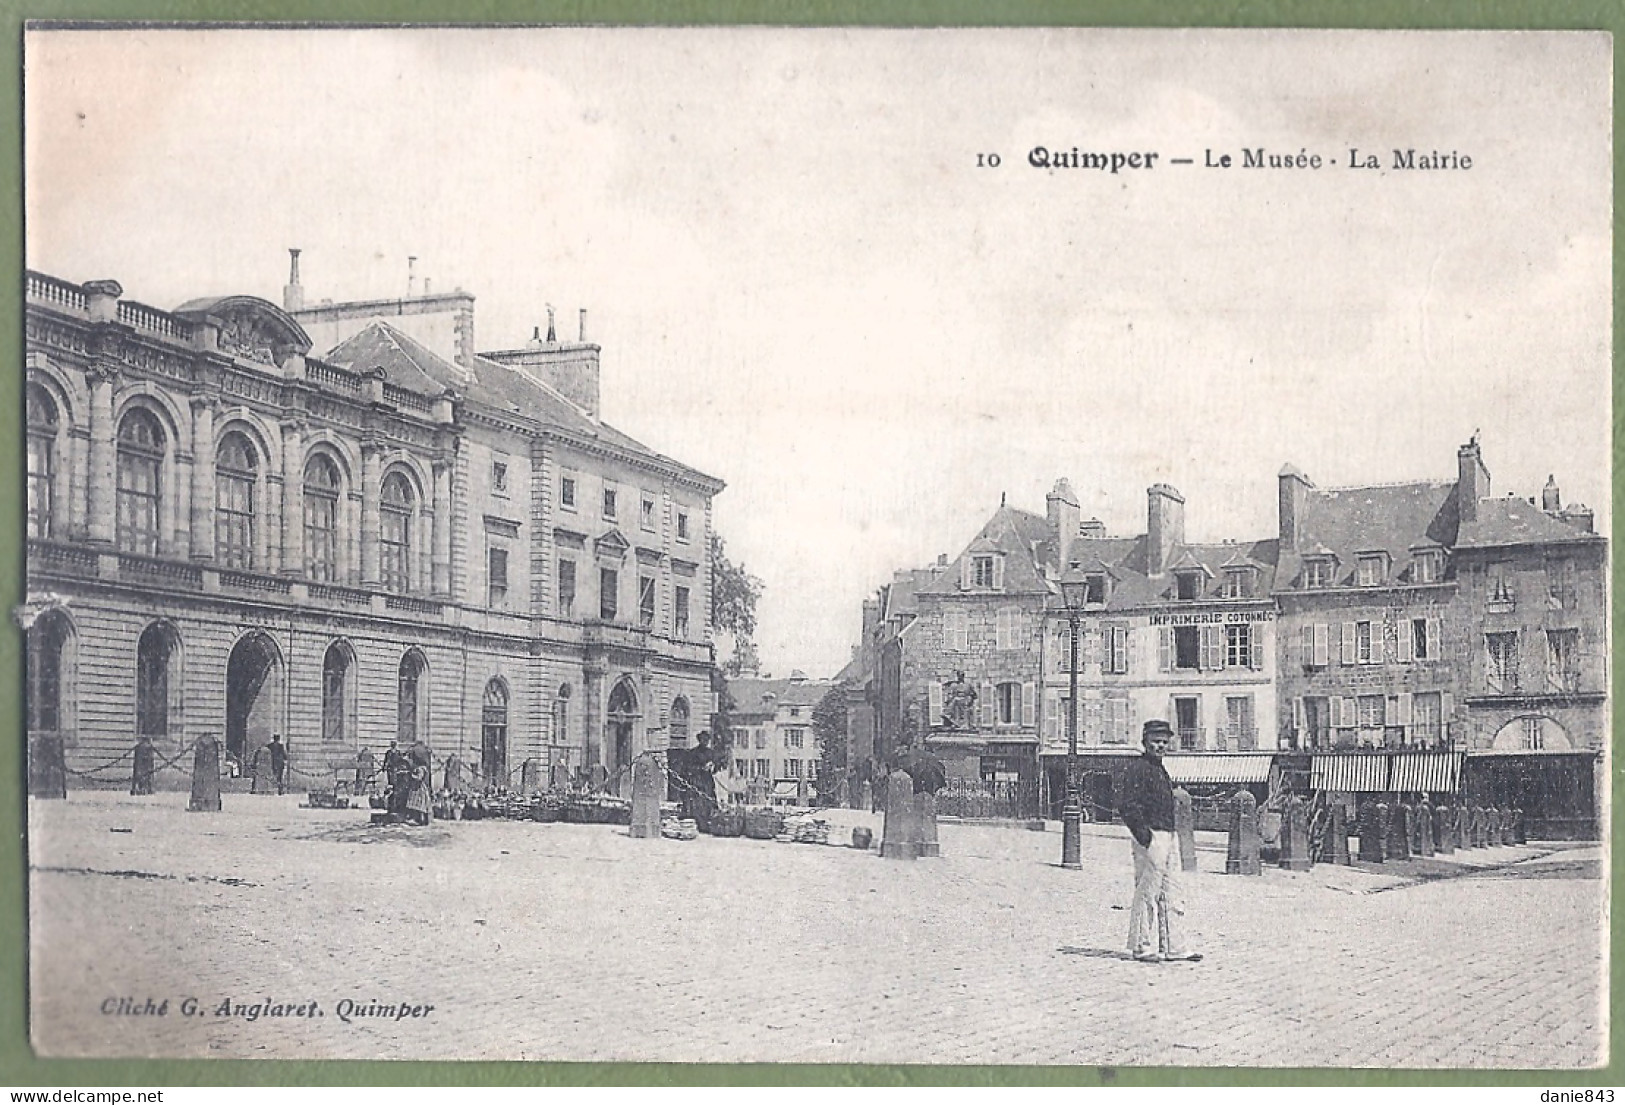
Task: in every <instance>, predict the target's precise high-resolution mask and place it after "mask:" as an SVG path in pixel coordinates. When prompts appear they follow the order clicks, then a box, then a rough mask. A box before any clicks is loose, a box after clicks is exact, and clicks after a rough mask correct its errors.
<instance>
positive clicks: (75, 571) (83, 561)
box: [28, 541, 96, 576]
mask: <svg viewBox="0 0 1625 1105" xmlns="http://www.w3.org/2000/svg"><path fill="white" fill-rule="evenodd" d="M28 568H29V570H30V571H34V570H38V571H46V572H61V573H62V574H64V575H83V576H93V575H95V574H96V550H95V549H83V548H77V547H75V546H73V545H58V544H52V543H48V542H45V541H30V542H29V543H28Z"/></svg>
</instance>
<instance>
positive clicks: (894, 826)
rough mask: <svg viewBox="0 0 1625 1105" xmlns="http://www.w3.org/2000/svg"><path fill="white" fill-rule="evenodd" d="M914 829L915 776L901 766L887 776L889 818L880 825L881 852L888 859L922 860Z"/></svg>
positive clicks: (887, 809) (887, 814)
mask: <svg viewBox="0 0 1625 1105" xmlns="http://www.w3.org/2000/svg"><path fill="white" fill-rule="evenodd" d="M916 840H917V837H916V835H915V832H914V778H913V776H911V775H909V773H908V772H906V771H903V770H902V769H900V768H899V769H898V770H896V771H894V772H892V773H891V774H890V775H888V776H886V818H885V820H884V821H883V822H882V823H881V828H880V854H881V855H882V856H884V857H886V858H887V859H918V858H919V854H920V853H919V846H918V844H917V843H916Z"/></svg>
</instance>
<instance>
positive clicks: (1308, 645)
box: [1298, 622, 1315, 668]
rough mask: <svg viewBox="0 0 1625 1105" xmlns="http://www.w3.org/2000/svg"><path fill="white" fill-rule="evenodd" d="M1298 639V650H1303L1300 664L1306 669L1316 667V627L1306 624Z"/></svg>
mask: <svg viewBox="0 0 1625 1105" xmlns="http://www.w3.org/2000/svg"><path fill="white" fill-rule="evenodd" d="M1298 638H1299V640H1298V648H1299V649H1300V650H1301V655H1300V656H1299V657H1298V660H1299V662H1300V663H1301V664H1303V666H1304V667H1306V668H1312V667H1314V666H1315V627H1314V626H1312V625H1310V624H1309V623H1308V622H1305V623H1304V624H1303V629H1302V631H1301V632H1299V634H1298Z"/></svg>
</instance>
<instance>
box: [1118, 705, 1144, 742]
mask: <svg viewBox="0 0 1625 1105" xmlns="http://www.w3.org/2000/svg"><path fill="white" fill-rule="evenodd" d="M1119 701H1120V702H1121V703H1122V717H1123V726H1122V728H1121V729H1119V730H1118V732H1119V733H1121V734H1122V737H1121V739H1122V740H1123V742H1124V743H1128V742H1129V741H1131V740H1133V741H1135V742H1138V737H1139V734H1138V732H1137V730H1138V729H1139V724H1140V723H1139V716H1138V712H1137V711H1136V710H1135V709H1134V700H1133V699H1132V698H1124V699H1120V700H1119Z"/></svg>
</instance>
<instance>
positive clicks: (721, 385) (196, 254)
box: [25, 28, 1612, 676]
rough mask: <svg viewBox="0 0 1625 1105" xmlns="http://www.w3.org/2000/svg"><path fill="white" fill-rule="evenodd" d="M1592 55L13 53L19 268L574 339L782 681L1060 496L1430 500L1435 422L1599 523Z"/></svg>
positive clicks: (1603, 428)
mask: <svg viewBox="0 0 1625 1105" xmlns="http://www.w3.org/2000/svg"><path fill="white" fill-rule="evenodd" d="M1609 45H1610V44H1609V40H1608V38H1607V36H1605V35H1592V36H1586V35H1564V34H1552V33H1548V34H1527V33H1525V34H1489V33H1438V34H1422V33H1415V32H1390V33H1386V34H1385V33H1381V32H1376V33H1346V32H1318V31H1312V32H1243V31H1228V32H1179V31H1088V30H1028V29H1022V30H991V31H990V30H985V29H983V30H974V31H971V30H957V31H956V30H919V31H878V30H861V31H859V30H853V31H842V30H816V31H796V30H762V29H743V28H740V29H710V30H678V29H664V30H629V29H595V30H567V29H547V30H543V29H536V30H515V29H505V30H453V29H419V30H277V31H270V30H266V31H254V30H210V31H197V30H156V29H141V30H119V31H104V30H98V31H66V30H54V31H40V30H33V31H31V32H30V33H29V34H28V36H27V38H26V41H25V128H26V132H25V158H26V170H25V172H26V187H27V195H26V203H27V208H26V209H27V219H28V223H27V236H26V238H27V259H28V264H29V266H30V267H32V268H36V269H41V270H44V271H46V272H50V273H52V274H53V275H57V276H60V277H63V278H64V279H67V280H71V281H75V282H83V281H85V280H92V279H99V278H114V279H117V280H119V281H120V283H121V284H122V285H123V286H124V288H125V292H126V296H127V297H129V298H132V299H135V300H138V301H140V302H143V303H148V304H151V305H153V306H157V307H161V308H172V307H174V306H177V305H178V304H180V303H181V302H183V301H185V300H188V299H192V298H195V297H198V296H202V295H208V294H224V293H228V292H229V293H241V294H254V295H260V296H262V297H264V298H267V299H270V300H272V301H273V302H280V300H281V288H282V285H283V284H284V283H285V282H286V279H287V267H288V257H287V252H286V251H287V248H288V247H298V248H300V249H301V250H302V251H303V253H302V258H301V270H302V282H303V284H304V285H305V287H306V299H307V302H314V301H316V300H319V299H322V298H331V299H335V300H346V299H365V298H373V297H395V296H400V295H404V294H405V293H406V290H407V261H406V258H407V257H408V256H409V255H412V256H416V257H417V258H418V261H417V273H418V275H419V277H420V279H421V278H427V279H428V280H430V281H431V282H432V286H433V288H434V289H435V290H437V291H439V290H449V289H450V288H452V287H459V286H460V287H462V288H464V289H466V290H468V291H470V292H473V293H474V294H475V296H476V297H477V326H478V341H479V346H480V348H482V349H500V348H513V347H516V346H518V345H521V344H522V343H523V342H524V341H525V340H526V339H527V338H529V336H530V335H531V332H532V329H533V328H534V327H535V326H537V325H543V326H545V324H546V305H547V304H553V305H554V306H555V307H556V308H557V311H558V315H559V318H560V320H561V322H560V325H561V336H569V335H572V334H573V333H574V330H573V327H574V320H575V318H576V310H577V309H578V308H581V307H585V308H587V309H588V311H589V317H588V331H589V332H588V337H589V340H592V341H594V342H597V343H599V344H601V345H602V346H603V355H602V356H603V376H602V388H601V395H602V399H601V404H602V413H603V417H604V418H605V420H606V421H607V422H609V423H610V424H612V425H614V426H616V427H617V428H618V429H621V430H623V431H625V432H627V433H630V434H631V435H632V436H634V437H636V438H638V439H639V440H641V441H643V442H645V443H646V444H648V445H650V446H651V447H653V448H655V449H656V450H658V451H660V452H662V453H665V454H667V455H669V456H672V457H675V458H677V459H679V460H681V461H683V462H684V463H686V464H689V465H690V466H692V467H695V468H698V469H700V470H702V471H704V472H707V473H709V474H711V475H715V476H717V477H719V478H721V479H723V480H725V481H726V482H727V485H728V486H727V489H726V490H725V491H724V492H723V493H722V494H721V495H719V496H718V497H717V500H716V510H715V525H716V529H717V531H718V532H719V533H721V534H722V535H723V537H724V538H725V540H726V542H727V547H728V550H729V553H730V554H731V557H732V558H733V559H734V560H735V561H736V562H742V563H743V564H744V565H745V567H746V568H747V569H748V570H750V571H751V572H752V573H754V574H755V575H757V576H758V577H760V578H761V579H762V581H763V583H764V594H763V597H762V599H761V603H760V605H759V609H758V617H759V623H760V628H759V630H758V633H757V643H758V646H759V650H760V653H761V657H762V662H763V668H764V670H765V671H767V672H770V673H772V674H775V675H784V674H788V672H789V671H790V670H791V669H792V668H800V669H802V670H804V671H806V672H807V673H809V674H811V675H815V676H826V675H832V674H834V673H835V672H836V671H837V670H838V669H839V668H840V667H841V666H842V665H843V664H844V663H845V662H846V660H847V659H848V658H849V656H850V650H851V648H852V646H853V645H854V644H855V643H856V641H857V638H858V632H859V619H860V608H861V603H862V601H863V599H864V598H865V597H867V596H868V595H870V594H872V593H873V592H874V590H875V588H877V587H878V586H880V585H881V584H883V583H885V582H886V581H888V580H889V579H890V577H891V574H892V572H893V571H895V570H898V569H903V568H909V567H917V566H922V565H925V564H928V563H930V562H931V561H932V560H934V559H935V557H936V556H937V555H938V554H940V553H946V554H947V555H948V556H949V557H950V558H951V557H954V556H957V555H958V553H959V552H960V551H961V550H962V549H963V548H964V547H965V546H966V545H967V544H968V543H969V542H970V541H971V539H972V538H973V537H974V536H975V534H976V532H977V531H978V529H979V528H980V527H981V526H982V524H983V523H984V522H985V521H986V520H987V518H988V517H989V516H990V515H991V514H992V513H993V511H994V510H996V509H997V508H998V506H999V503H1000V501H1001V499H1005V498H1007V501H1008V502H1009V503H1010V504H1011V505H1013V506H1019V507H1023V508H1026V509H1029V510H1032V511H1034V512H1036V513H1043V511H1044V507H1045V494H1046V493H1047V492H1048V491H1049V489H1050V488H1051V486H1052V485H1053V484H1054V482H1055V480H1056V479H1057V478H1058V477H1061V476H1065V477H1067V478H1069V479H1070V480H1071V481H1072V484H1073V486H1074V488H1075V489H1076V491H1077V494H1078V497H1079V499H1080V501H1081V506H1082V511H1083V516H1084V517H1086V518H1087V517H1091V516H1093V517H1098V518H1099V519H1101V520H1102V521H1103V522H1105V523H1106V526H1107V529H1108V531H1109V532H1111V533H1113V534H1123V535H1129V534H1135V533H1140V532H1143V530H1144V527H1145V489H1146V488H1147V487H1148V486H1149V485H1151V484H1153V483H1158V482H1166V483H1170V484H1173V485H1174V486H1175V487H1177V488H1178V489H1179V490H1180V492H1181V493H1182V494H1183V495H1184V496H1185V499H1186V519H1187V520H1186V527H1187V534H1188V536H1189V537H1190V539H1192V540H1212V541H1217V540H1223V539H1227V538H1236V539H1242V540H1251V539H1257V538H1261V537H1267V536H1271V535H1273V533H1274V532H1275V528H1276V519H1275V483H1276V481H1275V476H1276V473H1277V472H1278V471H1279V470H1280V468H1281V466H1282V465H1283V464H1285V463H1289V462H1290V463H1292V464H1294V465H1296V466H1297V467H1298V468H1299V469H1301V470H1302V471H1304V472H1305V473H1307V474H1308V475H1309V477H1310V478H1311V479H1312V480H1313V481H1314V482H1315V483H1316V484H1317V485H1319V486H1323V487H1332V486H1349V485H1358V484H1371V483H1383V482H1393V481H1401V480H1413V479H1429V478H1431V479H1439V480H1447V479H1452V478H1454V474H1455V470H1456V463H1455V451H1456V448H1457V447H1458V446H1459V445H1460V444H1462V443H1463V442H1465V441H1467V440H1468V438H1469V437H1470V436H1472V435H1473V434H1474V433H1477V434H1479V437H1480V441H1481V444H1482V447H1483V452H1484V458H1485V462H1486V464H1487V466H1488V467H1489V469H1490V472H1491V473H1492V478H1493V492H1494V493H1495V494H1503V493H1507V492H1513V493H1517V494H1520V495H1525V496H1528V495H1535V494H1538V493H1539V491H1540V489H1541V487H1542V485H1543V484H1544V483H1545V481H1546V478H1547V476H1548V475H1549V474H1552V475H1555V476H1556V478H1557V480H1558V483H1559V484H1560V486H1561V487H1562V489H1563V495H1564V500H1565V502H1569V501H1580V502H1585V503H1588V504H1590V505H1591V506H1592V507H1594V508H1595V509H1596V510H1597V512H1598V517H1599V528H1603V529H1604V530H1605V531H1606V527H1607V518H1608V505H1609V504H1608V489H1609V487H1610V486H1611V485H1610V469H1609V464H1610V459H1609V458H1610V452H1609V444H1610V443H1609V436H1608V435H1609V427H1610V410H1611V390H1610V348H1611V346H1610V340H1611V339H1610V319H1611V313H1610V307H1611V284H1610V279H1611V277H1610V269H1611V249H1612V239H1611V208H1610V189H1611V177H1610V172H1611V161H1612V154H1611V147H1610V141H1611V132H1612V127H1611V115H1610V96H1611V73H1610V55H1609ZM1038 146H1043V147H1045V148H1048V149H1052V150H1065V151H1070V150H1072V149H1073V148H1077V149H1080V150H1084V151H1100V152H1108V153H1109V152H1113V151H1116V152H1122V153H1130V152H1139V153H1149V152H1155V153H1157V154H1158V160H1157V162H1156V164H1155V166H1154V167H1153V168H1150V169H1141V170H1133V169H1126V168H1125V169H1123V170H1122V171H1120V172H1118V173H1115V174H1114V173H1111V172H1102V171H1097V170H1093V169H1069V168H1067V169H1041V168H1034V167H1033V166H1032V165H1031V164H1030V157H1029V155H1030V152H1031V151H1032V150H1033V149H1034V148H1035V147H1038ZM1244 148H1248V149H1255V150H1256V149H1259V148H1263V149H1264V150H1265V151H1266V152H1269V153H1276V152H1279V153H1284V154H1285V153H1289V154H1293V155H1296V154H1299V153H1300V152H1302V153H1305V154H1307V155H1318V156H1319V157H1320V158H1321V159H1322V167H1321V168H1319V169H1308V168H1246V167H1244V166H1243V165H1242V150H1243V149H1244ZM1410 148H1415V149H1417V150H1418V151H1432V150H1435V149H1437V150H1439V151H1441V152H1443V153H1451V152H1452V151H1454V152H1455V153H1457V154H1465V155H1466V156H1468V157H1470V158H1471V161H1472V165H1471V168H1470V169H1442V170H1434V171H1421V170H1411V171H1403V170H1395V169H1393V168H1392V167H1391V162H1392V155H1393V151H1394V150H1395V149H1410ZM1355 149H1357V150H1359V151H1361V153H1362V155H1363V154H1364V153H1366V152H1367V151H1369V152H1370V153H1373V154H1375V155H1377V156H1378V158H1379V159H1380V162H1381V165H1382V168H1381V169H1380V170H1376V171H1372V170H1365V169H1353V168H1350V166H1349V161H1350V151H1351V150H1355ZM990 154H992V155H997V157H998V161H999V164H998V166H997V167H990V166H989V165H988V164H987V162H988V160H989V158H988V156H987V155H990ZM1225 154H1229V155H1230V156H1231V157H1232V159H1233V165H1232V167H1231V168H1228V169H1223V168H1208V167H1207V162H1208V161H1209V160H1210V159H1211V160H1213V161H1217V160H1219V159H1220V158H1221V157H1222V156H1224V155H1225ZM979 155H980V157H981V160H982V162H983V164H982V166H981V167H978V158H979ZM1174 158H1190V159H1191V160H1192V161H1193V164H1191V165H1183V166H1182V165H1173V164H1171V161H1172V159H1174ZM1334 159H1335V161H1336V164H1335V165H1333V164H1331V161H1333V160H1334Z"/></svg>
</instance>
